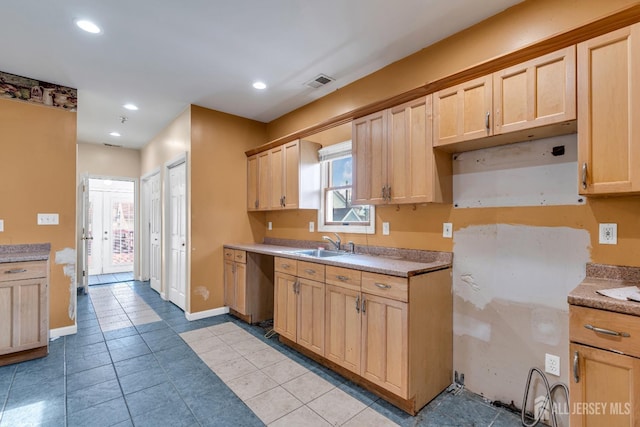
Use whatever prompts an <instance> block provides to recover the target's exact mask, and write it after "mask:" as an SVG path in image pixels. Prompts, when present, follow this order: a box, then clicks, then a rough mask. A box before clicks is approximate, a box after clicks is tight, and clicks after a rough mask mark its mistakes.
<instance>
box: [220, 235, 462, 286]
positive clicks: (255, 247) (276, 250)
mask: <svg viewBox="0 0 640 427" xmlns="http://www.w3.org/2000/svg"><path fill="white" fill-rule="evenodd" d="M223 247H225V248H229V249H237V250H244V251H247V252H255V253H259V254H263V255H272V256H278V257H282V258H289V259H295V260H298V261H308V262H314V263H317V264H323V265H330V266H334V267H343V268H350V269H353V270H360V271H366V272H370V273H378V274H386V275H389V276H396V277H403V278H410V277H413V276H417V275H420V274H424V273H429V272H432V271H437V270H443V269H447V268H450V267H451V265H452V264H451V263H450V262H443V261H436V262H432V263H421V262H416V261H407V260H396V259H393V258H384V257H378V256H372V255H365V254H355V255H351V254H345V255H340V256H337V257H332V258H315V257H309V256H304V255H296V254H292V253H290V251H295V250H300V249H304V248H296V247H288V246H276V245H266V244H263V243H246V244H238V243H228V244H224V245H223ZM356 256H357V257H359V258H360V259H363V258H364V259H365V260H368V261H371V262H375V261H380V262H383V263H388V264H392V263H394V262H396V263H397V262H401V263H410V264H415V266H412V268H411V269H398V268H392V267H390V266H389V265H386V266H381V267H376V266H371V265H363V264H360V263H357V262H354V261H356V259H352V260H351V262H350V261H349V257H356ZM338 258H339V259H338ZM413 267H415V268H413Z"/></svg>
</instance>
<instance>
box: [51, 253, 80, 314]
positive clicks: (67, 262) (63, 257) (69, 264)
mask: <svg viewBox="0 0 640 427" xmlns="http://www.w3.org/2000/svg"><path fill="white" fill-rule="evenodd" d="M55 263H56V264H59V265H62V270H63V272H64V275H65V276H67V277H69V279H70V283H69V309H68V313H69V319H71V320H74V319H75V318H76V250H75V249H72V248H65V249H62V250H59V251H57V252H56V258H55Z"/></svg>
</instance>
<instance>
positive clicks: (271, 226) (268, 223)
mask: <svg viewBox="0 0 640 427" xmlns="http://www.w3.org/2000/svg"><path fill="white" fill-rule="evenodd" d="M267 230H273V223H272V222H271V221H269V222H267Z"/></svg>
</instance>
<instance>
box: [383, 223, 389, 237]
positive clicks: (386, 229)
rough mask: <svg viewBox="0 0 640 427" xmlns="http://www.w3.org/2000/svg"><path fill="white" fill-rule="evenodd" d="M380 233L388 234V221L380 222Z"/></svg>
mask: <svg viewBox="0 0 640 427" xmlns="http://www.w3.org/2000/svg"><path fill="white" fill-rule="evenodd" d="M382 235H383V236H388V235H389V223H388V222H383V223H382Z"/></svg>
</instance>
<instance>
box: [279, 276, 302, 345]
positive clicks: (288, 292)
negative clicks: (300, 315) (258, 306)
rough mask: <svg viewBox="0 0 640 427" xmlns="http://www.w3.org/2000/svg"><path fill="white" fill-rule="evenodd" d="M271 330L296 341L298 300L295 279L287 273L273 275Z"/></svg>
mask: <svg viewBox="0 0 640 427" xmlns="http://www.w3.org/2000/svg"><path fill="white" fill-rule="evenodd" d="M274 281H275V283H274V306H273V330H274V331H276V332H277V333H279V334H280V335H282V336H283V337H285V338H288V339H290V340H291V341H294V342H295V341H296V335H297V332H296V329H297V311H298V302H297V297H298V294H297V293H296V288H297V279H296V277H294V276H290V275H288V274H282V273H276V274H275V275H274Z"/></svg>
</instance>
